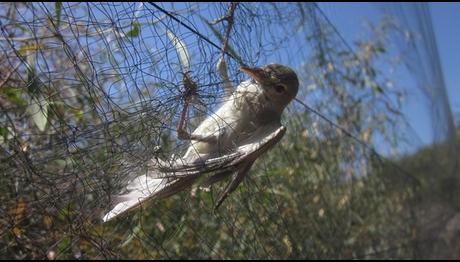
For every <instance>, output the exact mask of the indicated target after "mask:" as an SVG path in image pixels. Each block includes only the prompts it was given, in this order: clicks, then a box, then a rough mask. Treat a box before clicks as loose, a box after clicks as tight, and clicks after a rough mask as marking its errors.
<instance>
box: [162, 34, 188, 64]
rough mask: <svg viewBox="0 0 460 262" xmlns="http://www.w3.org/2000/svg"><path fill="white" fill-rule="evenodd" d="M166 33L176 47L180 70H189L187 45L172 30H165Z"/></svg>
mask: <svg viewBox="0 0 460 262" xmlns="http://www.w3.org/2000/svg"><path fill="white" fill-rule="evenodd" d="M166 34H167V35H168V37H169V39H170V40H171V42H172V43H173V45H174V47H175V48H176V52H177V56H178V57H179V61H180V64H181V65H182V71H183V72H184V73H187V72H188V71H189V70H190V56H189V55H188V51H187V46H186V45H185V44H184V42H182V41H181V40H180V39H179V38H178V37H177V36H176V35H174V34H173V32H171V31H169V30H166Z"/></svg>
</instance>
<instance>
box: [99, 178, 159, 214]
mask: <svg viewBox="0 0 460 262" xmlns="http://www.w3.org/2000/svg"><path fill="white" fill-rule="evenodd" d="M167 185H168V181H167V179H164V178H152V177H150V176H148V175H142V176H139V177H136V178H135V179H134V180H132V181H131V182H130V183H129V184H128V186H127V187H126V189H127V190H128V193H126V194H124V195H119V196H115V197H114V198H113V202H114V203H115V207H114V208H113V209H112V210H110V211H109V212H108V213H107V214H106V215H105V216H104V217H103V218H102V220H103V221H104V222H107V221H109V220H111V219H113V218H115V217H117V216H119V215H121V214H122V213H124V212H126V211H128V210H130V209H133V208H135V207H137V206H138V205H140V204H141V203H142V202H144V201H146V200H148V199H149V198H151V197H153V196H155V194H156V193H157V192H160V191H161V190H162V189H164V188H165V187H166V186H167Z"/></svg>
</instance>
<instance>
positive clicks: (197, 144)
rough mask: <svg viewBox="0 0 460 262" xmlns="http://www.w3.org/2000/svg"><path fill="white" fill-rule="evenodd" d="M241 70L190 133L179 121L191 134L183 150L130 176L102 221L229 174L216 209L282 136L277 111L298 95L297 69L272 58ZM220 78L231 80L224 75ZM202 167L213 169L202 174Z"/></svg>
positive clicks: (182, 134)
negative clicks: (242, 77)
mask: <svg viewBox="0 0 460 262" xmlns="http://www.w3.org/2000/svg"><path fill="white" fill-rule="evenodd" d="M240 70H241V71H242V72H243V73H245V74H246V75H248V76H249V79H248V80H246V81H243V82H241V83H240V84H239V85H238V86H237V87H236V89H235V91H234V92H233V93H231V95H230V97H229V98H228V99H226V101H225V102H224V103H223V104H222V105H221V106H220V107H219V108H218V109H217V110H216V111H215V112H214V113H212V114H211V115H210V116H208V117H207V118H206V119H205V120H204V121H203V122H202V123H201V124H200V125H199V126H198V127H197V128H196V129H195V130H194V131H193V132H192V133H191V134H189V133H188V132H187V131H185V130H184V128H183V127H182V126H180V127H179V126H178V129H177V136H178V138H179V139H184V140H190V145H189V147H188V148H187V150H186V152H185V154H184V155H183V156H182V157H181V158H180V159H176V160H172V161H170V163H167V162H166V161H162V160H159V159H156V161H152V162H153V163H154V164H152V170H151V171H148V172H147V173H146V174H144V175H140V176H138V177H136V178H134V179H133V180H132V181H130V182H129V183H128V185H127V187H126V190H125V191H127V192H126V193H124V194H122V195H117V196H114V197H113V199H112V200H113V205H114V207H113V209H111V210H110V211H109V212H108V213H106V214H105V215H104V216H103V221H104V222H107V221H109V220H112V219H113V218H115V217H118V216H120V215H122V214H123V213H125V212H127V211H129V210H132V209H134V208H136V207H138V206H139V205H141V204H142V203H143V202H145V201H147V200H150V199H154V198H155V199H157V198H161V197H167V196H170V195H173V194H176V193H178V192H179V191H182V190H183V189H185V188H187V187H190V186H192V185H194V184H195V183H197V182H199V183H200V186H202V187H208V186H210V185H212V184H214V183H216V182H219V181H222V180H225V179H228V178H231V181H230V182H229V183H228V185H227V186H226V188H225V189H224V191H223V193H222V194H221V195H220V197H219V199H218V200H217V204H216V205H215V208H216V209H217V208H218V207H219V206H220V205H221V204H222V202H223V201H224V200H225V199H226V197H227V196H228V195H229V194H230V193H231V192H233V191H234V190H235V189H236V188H237V187H238V185H239V184H240V183H241V182H242V181H243V179H244V177H245V176H246V175H247V173H248V172H249V170H250V169H251V167H252V165H253V163H254V161H255V160H256V159H257V158H258V157H259V156H260V155H262V154H263V153H265V152H266V151H267V150H269V149H270V148H272V147H273V146H274V145H275V144H276V143H277V142H278V141H279V140H280V139H281V138H282V136H283V135H284V133H285V131H286V128H285V127H284V126H282V125H281V115H282V113H283V111H284V109H285V108H286V107H287V106H288V104H289V103H290V102H291V101H292V100H293V99H294V98H295V97H296V95H297V92H298V89H299V80H298V77H297V74H296V73H295V71H294V70H293V69H291V68H290V67H288V66H286V65H281V64H276V63H273V64H267V65H264V66H261V67H246V66H241V67H240ZM221 76H222V74H221ZM225 83H230V82H229V81H228V79H224V85H225ZM180 123H181V122H180ZM171 162H172V163H171ZM206 173H213V175H211V176H207V177H205V178H203V175H204V174H206Z"/></svg>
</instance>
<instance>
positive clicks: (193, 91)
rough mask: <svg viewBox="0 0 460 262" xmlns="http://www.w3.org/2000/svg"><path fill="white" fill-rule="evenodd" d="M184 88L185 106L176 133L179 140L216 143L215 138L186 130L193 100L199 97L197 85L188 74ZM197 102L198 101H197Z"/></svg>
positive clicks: (186, 74)
mask: <svg viewBox="0 0 460 262" xmlns="http://www.w3.org/2000/svg"><path fill="white" fill-rule="evenodd" d="M182 82H183V84H184V87H185V94H184V97H185V98H184V106H183V107H182V111H181V113H180V116H179V122H178V123H177V127H176V133H177V138H179V139H180V140H194V141H200V142H209V143H212V142H214V141H216V139H217V138H216V137H215V136H206V137H205V136H200V135H196V134H190V133H189V132H187V131H186V130H185V125H186V123H185V119H186V118H187V111H188V107H189V104H190V102H191V100H192V99H196V97H197V96H198V95H197V85H196V83H195V82H194V81H193V80H192V79H191V78H190V77H189V75H188V72H186V73H185V74H184V77H183V80H182ZM196 100H197V99H196Z"/></svg>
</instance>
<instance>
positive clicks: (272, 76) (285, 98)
mask: <svg viewBox="0 0 460 262" xmlns="http://www.w3.org/2000/svg"><path fill="white" fill-rule="evenodd" d="M241 71H242V72H244V73H246V74H248V75H249V76H250V77H251V78H252V79H254V80H255V81H256V82H257V83H258V84H260V86H261V87H262V90H263V92H264V93H265V95H266V96H267V98H268V99H270V100H271V101H272V102H273V103H274V104H275V105H277V106H278V107H279V108H280V109H281V110H283V109H284V108H285V107H286V106H287V105H288V104H289V102H291V101H292V99H294V98H295V96H296V95H297V91H298V90H299V79H298V78H297V74H296V73H295V72H294V70H292V69H291V68H289V67H287V66H284V65H280V64H268V65H265V66H262V67H255V68H250V67H245V66H242V67H241Z"/></svg>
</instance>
